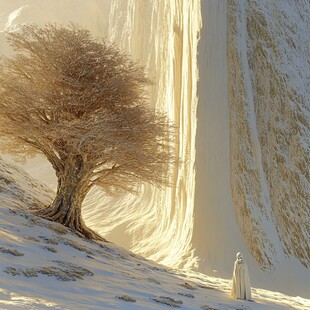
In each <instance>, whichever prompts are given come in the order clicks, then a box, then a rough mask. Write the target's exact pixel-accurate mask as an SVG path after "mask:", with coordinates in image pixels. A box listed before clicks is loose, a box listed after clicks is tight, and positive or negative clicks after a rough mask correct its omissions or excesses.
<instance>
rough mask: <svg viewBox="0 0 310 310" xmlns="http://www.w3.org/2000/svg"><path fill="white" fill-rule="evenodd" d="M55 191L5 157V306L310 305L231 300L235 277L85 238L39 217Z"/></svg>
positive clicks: (0, 232) (276, 297) (1, 180)
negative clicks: (190, 269) (164, 262)
mask: <svg viewBox="0 0 310 310" xmlns="http://www.w3.org/2000/svg"><path fill="white" fill-rule="evenodd" d="M50 194H51V192H50V190H49V189H47V188H46V187H45V186H43V185H41V184H39V183H38V182H37V181H35V180H33V179H32V178H31V177H30V176H29V175H27V174H26V173H25V172H23V171H22V170H20V169H16V168H15V167H14V166H12V165H9V164H7V163H6V162H4V161H3V160H2V159H0V201H1V204H0V225H1V229H0V236H1V237H0V309H2V310H17V309H32V310H37V309H72V310H73V309H74V310H85V309H89V310H95V309H98V310H99V309H126V310H128V309H141V310H142V309H144V310H145V309H169V308H171V307H176V308H181V309H206V310H207V309H213V310H216V309H218V310H224V309H225V310H232V309H242V310H247V309H252V310H263V309H270V310H277V309H279V310H280V309H292V308H293V309H304V310H305V309H306V308H307V307H309V306H310V302H309V301H307V300H303V299H301V298H292V297H289V296H285V295H283V294H280V293H275V292H269V291H264V290H259V289H253V295H254V296H253V297H254V302H249V301H240V300H233V299H231V298H230V297H229V295H228V292H229V289H230V281H227V280H222V279H216V278H208V277H206V276H204V275H202V274H198V273H197V274H194V273H193V274H191V275H186V274H182V273H178V272H176V271H175V270H172V269H168V268H166V267H163V266H161V265H158V264H156V263H154V262H151V261H147V260H145V259H143V258H142V257H140V256H136V255H135V254H133V253H131V252H128V251H126V250H124V249H121V248H120V247H117V246H116V245H114V244H112V243H102V242H99V243H95V242H92V241H88V240H85V239H82V238H80V237H78V236H76V235H74V234H73V233H72V231H70V230H69V229H67V228H65V227H64V226H62V225H60V224H57V223H52V222H49V221H46V220H43V219H41V218H38V217H36V216H33V215H32V214H31V212H30V209H31V208H32V207H33V206H34V205H36V204H46V203H48V202H49V201H50V199H51V197H50Z"/></svg>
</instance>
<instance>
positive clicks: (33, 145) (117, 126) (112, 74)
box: [0, 24, 176, 235]
mask: <svg viewBox="0 0 310 310" xmlns="http://www.w3.org/2000/svg"><path fill="white" fill-rule="evenodd" d="M7 38H8V41H9V43H10V45H11V46H12V47H13V49H14V50H15V55H14V56H13V57H10V58H2V59H1V62H0V132H1V136H2V138H1V140H0V146H1V149H2V150H3V151H5V152H9V153H12V154H13V155H16V156H20V157H27V156H32V155H35V154H38V153H41V154H44V155H45V156H46V158H47V159H48V160H49V161H50V162H51V164H52V166H53V168H54V169H55V172H56V176H57V178H58V191H57V195H56V198H55V201H54V202H53V203H52V204H51V206H49V207H48V208H46V210H45V211H44V212H42V215H43V216H45V217H47V218H50V219H52V220H55V221H59V222H61V223H63V224H65V225H67V226H70V227H72V228H75V229H77V230H79V229H78V227H77V226H78V225H76V224H75V225H71V224H70V223H71V222H70V221H71V219H70V220H69V219H68V218H69V217H70V216H69V215H68V213H66V212H67V211H66V212H65V210H66V208H67V209H71V208H72V210H73V209H79V212H80V209H81V203H82V201H83V199H84V197H85V195H86V194H87V192H88V191H89V190H90V189H91V188H92V187H93V186H101V187H102V188H103V189H104V190H105V191H106V192H107V193H109V194H113V193H115V192H116V191H117V190H119V189H123V190H126V191H132V190H134V188H135V184H137V183H138V182H139V183H140V182H148V183H151V184H154V185H159V186H163V185H164V186H165V185H168V184H169V180H170V178H171V174H172V170H173V167H174V163H175V161H176V158H175V156H174V154H175V153H174V142H175V141H174V140H175V139H174V127H173V126H172V125H171V124H170V122H169V120H168V118H167V117H166V116H165V115H163V114H161V113H158V112H157V111H155V110H154V109H152V108H150V106H149V104H148V100H147V93H146V91H147V87H148V85H150V81H149V80H148V78H147V77H146V74H145V71H144V69H143V68H142V67H140V66H138V65H137V64H136V63H134V62H133V61H132V60H131V59H130V58H129V56H128V55H126V54H125V53H123V52H121V51H120V50H118V49H117V48H116V47H115V46H114V45H113V44H107V43H105V42H99V41H96V40H94V39H93V38H92V36H91V34H90V32H89V31H88V30H85V29H82V28H79V27H77V26H74V25H71V26H69V27H63V26H57V25H50V24H48V25H45V26H44V27H39V26H36V25H27V26H23V27H22V29H21V31H19V32H13V33H8V34H7ZM64 192H67V193H66V195H67V197H61V196H64ZM73 198H74V199H73ZM75 199H76V200H78V202H76V204H77V205H79V206H77V207H71V205H72V204H74V203H73V202H72V201H74V200H75ZM68 206H70V207H68ZM72 212H73V211H72ZM82 230H83V229H80V232H81V233H84V232H83V231H82ZM85 235H87V234H85Z"/></svg>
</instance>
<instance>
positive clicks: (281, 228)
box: [228, 0, 310, 268]
mask: <svg viewBox="0 0 310 310" xmlns="http://www.w3.org/2000/svg"><path fill="white" fill-rule="evenodd" d="M309 30H310V3H309V1H294V2H291V1H238V0H231V1H229V5H228V46H229V48H228V66H229V104H230V110H231V120H230V124H231V141H232V143H231V172H232V174H231V180H232V192H233V199H234V207H235V211H236V215H237V220H238V223H239V226H240V228H241V230H242V233H243V236H244V238H245V240H246V242H247V244H248V248H249V249H250V252H251V254H252V255H253V256H254V257H255V259H256V260H257V261H258V263H259V264H260V265H261V266H262V267H263V268H275V264H277V261H278V260H279V259H281V257H280V256H281V254H282V251H281V250H282V249H279V247H277V243H278V238H279V239H280V244H281V247H282V248H283V250H284V252H285V254H288V255H289V256H294V257H296V258H297V259H299V261H300V262H301V263H302V264H303V265H304V266H307V267H309V266H310V244H309V242H310V207H309V203H310V184H309V167H310V165H309V164H310V150H309V145H310V143H309V134H310V128H309V120H310V87H309V79H310V62H309V59H310V57H309V56H310V53H309V44H310V37H309Z"/></svg>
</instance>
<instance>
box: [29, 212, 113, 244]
mask: <svg viewBox="0 0 310 310" xmlns="http://www.w3.org/2000/svg"><path fill="white" fill-rule="evenodd" d="M33 214H34V215H36V216H39V217H41V218H43V219H45V220H48V221H51V222H55V223H59V224H61V225H64V226H65V227H68V228H70V229H71V230H72V231H73V232H74V233H75V234H77V235H78V236H79V237H82V238H86V239H89V240H96V241H104V242H108V241H107V240H106V239H104V238H103V237H102V236H101V235H99V234H98V233H97V232H95V231H94V230H92V229H90V228H88V227H87V226H86V225H85V224H84V221H83V220H81V221H80V222H79V223H78V224H77V225H76V224H74V223H72V222H70V223H68V224H67V223H63V222H62V221H61V219H62V217H61V216H59V214H58V213H56V214H55V210H54V209H52V208H50V207H47V208H44V209H39V210H38V209H37V210H35V211H34V212H33Z"/></svg>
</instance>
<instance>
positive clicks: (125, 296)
mask: <svg viewBox="0 0 310 310" xmlns="http://www.w3.org/2000/svg"><path fill="white" fill-rule="evenodd" d="M115 298H117V299H121V300H124V301H127V302H136V300H135V299H134V298H132V297H130V296H128V295H122V296H115Z"/></svg>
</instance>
